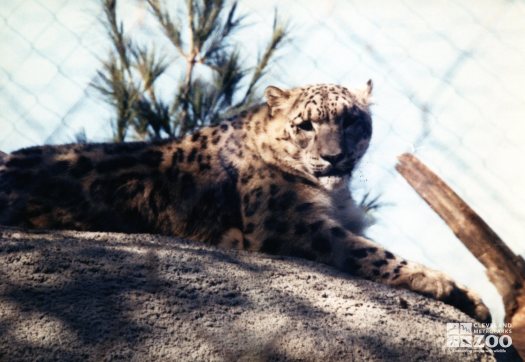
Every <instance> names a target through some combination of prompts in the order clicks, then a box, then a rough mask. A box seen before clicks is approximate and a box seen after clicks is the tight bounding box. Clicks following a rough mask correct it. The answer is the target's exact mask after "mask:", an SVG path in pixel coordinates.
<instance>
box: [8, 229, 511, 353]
mask: <svg viewBox="0 0 525 362" xmlns="http://www.w3.org/2000/svg"><path fill="white" fill-rule="evenodd" d="M469 321H471V320H470V319H469V318H468V317H467V316H465V315H464V314H462V313H461V312H459V311H457V310H455V309H454V308H452V307H449V306H447V305H445V304H442V303H440V302H436V301H433V300H430V299H427V298H424V297H421V296H419V295H416V294H413V293H411V292H408V291H405V290H396V289H391V288H388V287H385V286H382V285H379V284H375V283H371V282H368V281H364V280H359V279H353V278H350V277H348V276H346V275H344V274H342V273H340V272H337V271H336V270H334V269H332V268H329V267H327V266H323V265H319V264H316V263H312V262H308V261H305V260H298V259H292V258H280V257H270V256H266V255H262V254H256V253H246V252H237V251H231V250H230V251H225V250H218V249H215V248H212V247H207V246H204V245H201V244H195V243H190V242H187V241H183V240H180V239H175V238H168V237H160V236H152V235H126V234H113V233H86V232H34V231H32V232H25V231H22V230H17V229H5V228H4V229H0V360H10V361H14V360H35V359H38V358H41V359H42V360H61V361H66V360H92V361H103V360H112V361H113V360H125V361H128V360H134V361H164V360H172V361H175V360H176V361H234V360H242V361H262V360H308V361H309V360H319V361H337V360H343V361H352V360H355V361H362V360H384V361H418V360H420V361H449V360H450V361H459V360H461V361H492V360H494V356H493V354H492V351H485V352H484V353H461V354H459V353H453V352H454V350H453V349H451V348H447V347H445V336H446V323H447V322H469ZM495 355H496V356H497V357H498V358H500V357H503V356H501V354H499V356H498V354H495Z"/></svg>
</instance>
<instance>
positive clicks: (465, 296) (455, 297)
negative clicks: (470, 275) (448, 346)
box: [393, 266, 492, 323]
mask: <svg viewBox="0 0 525 362" xmlns="http://www.w3.org/2000/svg"><path fill="white" fill-rule="evenodd" d="M393 284H397V285H399V286H403V287H406V288H408V289H410V290H413V291H415V292H417V293H420V294H423V295H426V296H429V297H432V298H434V299H437V300H441V301H443V302H445V303H447V304H450V305H451V306H453V307H456V308H457V309H459V310H461V311H462V312H463V313H466V314H467V315H469V316H471V317H472V318H474V319H476V320H477V321H479V322H481V323H490V322H491V319H492V318H491V315H490V312H489V310H488V308H487V306H486V305H485V304H484V303H483V301H482V300H481V298H480V297H479V296H478V295H477V294H476V293H475V292H473V291H472V290H469V289H467V288H465V287H463V286H460V285H458V284H456V283H455V282H454V281H453V280H452V279H451V278H450V277H448V276H447V275H445V274H443V273H441V272H438V271H435V270H430V269H427V268H424V267H419V266H418V267H414V266H412V267H411V266H409V267H407V268H406V269H405V270H404V273H402V274H401V275H400V277H399V278H398V279H397V280H396V282H395V283H393Z"/></svg>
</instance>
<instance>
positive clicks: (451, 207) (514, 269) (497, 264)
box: [396, 153, 525, 360]
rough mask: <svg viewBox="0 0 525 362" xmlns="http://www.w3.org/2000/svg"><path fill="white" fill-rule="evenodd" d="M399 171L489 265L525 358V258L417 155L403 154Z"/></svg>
mask: <svg viewBox="0 0 525 362" xmlns="http://www.w3.org/2000/svg"><path fill="white" fill-rule="evenodd" d="M396 169H397V171H398V172H399V173H400V174H401V175H402V176H403V177H404V178H405V179H406V180H407V181H408V183H409V184H410V185H411V186H412V187H413V188H414V190H415V191H416V192H417V193H418V194H419V195H420V196H421V197H422V198H423V199H424V200H425V201H426V202H427V203H428V204H429V205H430V207H431V208H432V209H433V210H434V211H435V212H436V213H437V214H438V215H439V216H440V217H441V218H442V219H443V220H444V221H445V222H446V223H447V225H448V226H449V227H450V229H451V230H452V231H453V232H454V234H455V235H456V236H457V237H458V239H459V240H461V242H462V243H463V244H464V245H465V246H466V247H467V248H468V249H469V250H470V252H471V253H472V254H473V255H474V256H475V257H476V258H477V259H478V260H479V261H480V262H481V263H482V264H483V265H484V266H485V267H486V268H487V269H486V273H487V275H488V277H489V279H490V281H491V282H492V283H493V284H494V285H495V286H496V288H497V290H498V292H499V294H500V295H501V296H502V298H503V304H504V306H505V322H506V323H511V325H512V340H513V346H514V348H515V349H516V350H517V351H518V353H519V354H520V356H521V358H522V359H524V360H525V261H524V260H523V258H522V257H521V256H519V255H516V254H514V253H513V252H512V250H511V249H510V248H509V247H508V246H507V245H506V244H505V243H504V242H503V240H501V238H500V237H499V236H498V235H497V234H496V233H495V232H494V230H492V229H491V228H490V227H489V225H487V223H486V222H485V221H484V220H483V219H482V218H481V217H480V216H479V215H478V214H477V213H476V212H475V211H474V210H472V208H471V207H470V206H468V205H467V203H466V202H465V201H463V200H462V199H461V198H460V197H459V196H458V194H457V193H455V192H454V191H453V190H452V189H451V188H450V187H449V186H448V185H447V184H446V183H445V182H444V181H443V180H442V179H441V178H440V177H439V176H437V175H436V174H435V173H434V172H432V171H431V170H430V169H429V168H428V167H427V166H426V165H425V164H423V163H422V162H421V161H420V160H418V159H417V158H416V157H415V156H414V155H411V154H408V153H405V154H403V155H401V156H399V162H398V164H397V165H396Z"/></svg>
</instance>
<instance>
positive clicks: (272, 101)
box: [264, 85, 290, 109]
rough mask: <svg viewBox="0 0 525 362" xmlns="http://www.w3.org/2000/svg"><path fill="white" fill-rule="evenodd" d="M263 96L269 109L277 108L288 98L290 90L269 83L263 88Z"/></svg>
mask: <svg viewBox="0 0 525 362" xmlns="http://www.w3.org/2000/svg"><path fill="white" fill-rule="evenodd" d="M264 97H265V98H266V103H268V106H269V107H270V108H271V109H272V108H278V107H280V106H282V105H283V104H284V103H285V102H286V101H288V99H290V92H288V91H286V90H282V89H280V88H277V87H274V86H273V85H271V86H269V87H267V88H266V89H265V90H264Z"/></svg>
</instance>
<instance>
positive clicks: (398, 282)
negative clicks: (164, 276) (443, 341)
mask: <svg viewBox="0 0 525 362" xmlns="http://www.w3.org/2000/svg"><path fill="white" fill-rule="evenodd" d="M371 89H372V84H371V82H369V83H368V84H367V87H366V88H365V89H361V90H349V89H347V88H344V87H341V86H337V85H315V86H309V87H304V88H296V89H292V90H281V89H279V88H276V87H268V88H267V90H266V92H265V95H266V99H267V103H266V104H262V105H260V106H258V107H255V108H253V109H252V110H250V111H249V112H246V113H244V114H242V115H240V116H239V117H236V118H233V119H230V120H225V121H223V122H221V123H220V124H218V125H216V126H212V127H205V128H202V129H200V130H199V131H196V132H195V133H194V134H193V135H190V136H187V137H184V138H182V139H178V140H166V141H161V142H156V143H142V142H138V143H121V144H86V145H82V144H72V145H63V146H41V147H32V148H26V149H22V150H19V151H16V152H13V153H12V154H10V155H7V156H6V155H4V156H2V157H1V159H2V161H1V162H0V223H1V224H4V225H16V226H22V227H28V228H57V229H66V228H67V229H76V230H99V231H121V232H132V233H135V232H148V233H160V234H165V235H177V236H181V237H186V238H189V239H192V240H195V241H202V242H207V243H211V244H214V245H218V246H221V247H228V248H237V249H245V250H252V251H262V252H266V253H270V254H280V255H289V256H296V257H302V258H306V259H310V260H316V261H319V262H322V263H326V264H329V265H333V266H335V267H337V268H339V269H341V270H344V271H345V272H347V273H349V274H351V275H355V276H359V277H363V278H367V279H371V280H374V281H378V282H381V283H385V284H388V285H392V286H399V287H404V288H407V289H410V290H413V291H415V292H418V293H421V294H424V295H427V296H430V297H433V298H436V299H438V300H442V301H444V302H446V303H449V304H452V305H454V306H456V307H458V308H459V309H461V310H463V311H464V312H466V313H467V314H469V315H471V316H473V317H475V318H477V319H478V320H480V321H487V320H488V319H490V315H489V313H488V310H487V308H486V307H485V306H484V304H483V303H482V301H481V300H480V299H479V298H478V297H477V296H476V295H475V294H474V293H473V292H471V291H469V290H467V289H465V288H463V287H461V286H458V285H457V284H456V283H454V282H453V281H452V280H451V279H450V278H448V277H447V276H445V275H444V274H442V273H440V272H437V271H433V270H430V269H427V268H425V267H423V266H421V265H419V264H416V263H412V262H409V261H407V260H405V259H403V258H401V257H398V256H396V255H394V254H392V253H391V252H389V251H387V250H385V249H383V248H382V247H381V246H379V245H377V244H376V243H374V242H372V241H370V240H368V239H366V238H365V237H364V236H363V228H364V222H363V215H362V213H361V211H360V210H359V208H358V207H356V205H355V203H354V201H353V199H352V196H351V194H350V191H349V189H348V182H349V180H350V177H351V175H352V172H353V170H354V169H355V167H356V165H357V164H358V162H359V160H360V159H361V157H362V156H363V154H364V153H365V151H366V150H367V148H368V144H369V141H370V138H371V135H372V119H371V115H370V110H369V95H370V92H371Z"/></svg>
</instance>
